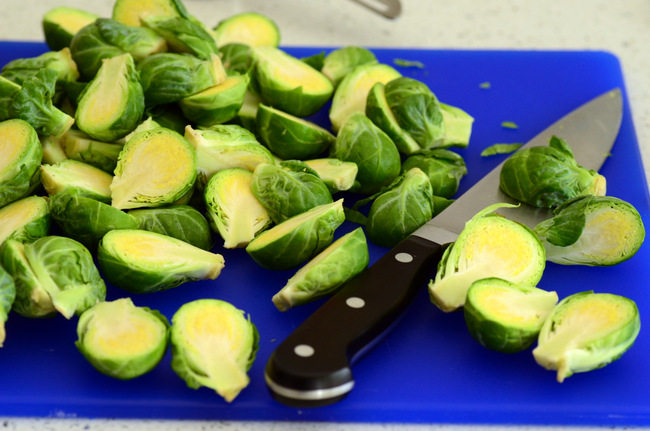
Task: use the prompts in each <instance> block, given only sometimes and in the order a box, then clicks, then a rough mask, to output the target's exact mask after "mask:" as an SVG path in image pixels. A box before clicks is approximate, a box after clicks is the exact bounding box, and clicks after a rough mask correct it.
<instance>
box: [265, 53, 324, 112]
mask: <svg viewBox="0 0 650 431" xmlns="http://www.w3.org/2000/svg"><path fill="white" fill-rule="evenodd" d="M253 59H254V61H255V69H254V71H253V74H254V78H255V80H256V82H257V85H258V86H259V91H260V96H261V98H262V100H263V101H264V102H265V103H266V104H268V105H271V106H273V107H276V108H278V109H280V110H282V111H284V112H287V113H289V114H291V115H295V116H297V117H306V116H309V115H312V114H314V113H316V112H317V111H318V110H319V109H320V108H322V107H323V106H324V105H325V103H327V102H328V101H329V100H330V97H331V96H332V92H333V91H334V87H333V85H332V82H331V81H330V80H329V79H328V78H327V77H326V76H325V75H323V74H322V73H320V72H319V71H318V70H316V69H314V68H313V67H311V66H309V65H308V64H306V63H304V62H302V61H300V60H299V59H297V58H296V57H293V56H291V55H289V54H287V53H286V52H285V51H282V50H280V49H278V48H274V47H271V46H258V47H256V48H255V49H254V50H253Z"/></svg>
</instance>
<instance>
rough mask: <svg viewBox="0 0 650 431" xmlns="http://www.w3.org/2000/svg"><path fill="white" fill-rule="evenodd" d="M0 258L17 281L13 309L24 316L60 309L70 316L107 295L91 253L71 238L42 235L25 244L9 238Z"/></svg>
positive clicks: (49, 313)
mask: <svg viewBox="0 0 650 431" xmlns="http://www.w3.org/2000/svg"><path fill="white" fill-rule="evenodd" d="M0 261H1V265H2V266H3V267H4V268H5V269H6V270H7V272H8V273H9V274H11V276H12V277H13V279H14V282H15V283H16V299H15V301H14V305H13V309H14V310H15V311H16V312H17V313H19V314H21V315H23V316H25V317H48V316H51V315H53V314H55V313H56V312H59V313H61V314H62V315H63V316H64V317H65V318H66V319H70V318H71V317H72V316H74V315H75V314H76V315H80V314H81V313H83V312H84V311H86V310H87V309H88V308H90V307H92V306H93V305H95V304H96V303H98V302H101V301H104V299H105V298H106V285H105V284H104V280H103V279H102V278H101V276H100V275H99V271H98V270H97V267H96V266H95V262H94V261H93V256H92V255H91V254H90V252H89V251H88V249H87V248H86V247H84V246H83V245H82V244H81V243H79V242H77V241H75V240H73V239H71V238H67V237H63V236H55V235H52V236H44V237H42V238H39V239H37V240H36V241H34V242H31V243H25V244H23V243H21V242H18V241H16V240H13V239H8V240H7V241H5V242H4V243H2V246H1V247H0Z"/></svg>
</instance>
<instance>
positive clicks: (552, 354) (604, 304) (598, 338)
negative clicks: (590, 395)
mask: <svg viewBox="0 0 650 431" xmlns="http://www.w3.org/2000/svg"><path fill="white" fill-rule="evenodd" d="M640 327H641V320H640V317H639V310H638V308H637V306H636V304H635V303H634V301H632V300H631V299H629V298H626V297H624V296H619V295H614V294H610V293H593V292H592V291H587V292H579V293H576V294H573V295H571V296H568V297H566V298H564V299H563V300H562V301H560V303H559V304H558V305H557V306H556V307H555V308H554V309H553V311H552V312H551V314H550V316H548V318H547V319H546V321H545V322H544V325H542V329H541V331H540V333H539V338H538V342H537V347H536V348H535V349H533V356H534V358H535V361H536V362H537V363H538V364H539V365H541V366H542V367H544V368H546V369H548V370H557V381H558V382H562V381H564V379H565V378H567V377H569V376H571V375H572V374H573V373H581V372H586V371H591V370H594V369H596V368H602V367H604V366H605V365H608V364H609V363H611V362H612V361H615V360H616V359H618V358H620V357H621V355H623V353H625V352H626V351H627V350H628V349H629V348H630V347H631V346H632V344H634V341H635V340H636V337H637V335H638V334H639V330H640Z"/></svg>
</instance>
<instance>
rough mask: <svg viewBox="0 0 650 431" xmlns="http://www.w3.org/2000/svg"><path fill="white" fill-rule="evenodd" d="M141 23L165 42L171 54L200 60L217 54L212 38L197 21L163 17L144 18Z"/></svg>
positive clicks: (177, 17) (178, 17) (179, 17)
mask: <svg viewBox="0 0 650 431" xmlns="http://www.w3.org/2000/svg"><path fill="white" fill-rule="evenodd" d="M141 21H142V23H143V25H145V26H147V27H148V28H151V29H153V30H154V31H155V32H156V33H158V34H159V35H160V36H161V37H163V38H164V39H165V40H166V41H167V45H168V47H169V51H171V52H179V53H188V54H191V55H194V56H196V57H199V58H202V59H208V58H210V54H218V53H219V50H218V48H217V44H216V43H215V40H214V38H213V36H212V35H211V34H210V33H208V30H207V29H206V28H205V26H203V25H202V24H201V23H199V22H198V21H195V20H192V19H189V18H186V17H182V16H165V15H152V16H145V17H143V18H141Z"/></svg>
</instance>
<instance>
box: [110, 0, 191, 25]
mask: <svg viewBox="0 0 650 431" xmlns="http://www.w3.org/2000/svg"><path fill="white" fill-rule="evenodd" d="M171 4H172V2H170V1H161V0H137V1H133V0H117V1H116V2H115V6H114V8H113V19H115V20H117V21H119V22H121V23H122V24H126V25H130V26H135V27H139V26H142V21H141V20H142V19H144V18H146V17H148V16H169V17H174V16H178V12H177V11H176V9H175V8H174V7H172V6H171Z"/></svg>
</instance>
